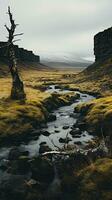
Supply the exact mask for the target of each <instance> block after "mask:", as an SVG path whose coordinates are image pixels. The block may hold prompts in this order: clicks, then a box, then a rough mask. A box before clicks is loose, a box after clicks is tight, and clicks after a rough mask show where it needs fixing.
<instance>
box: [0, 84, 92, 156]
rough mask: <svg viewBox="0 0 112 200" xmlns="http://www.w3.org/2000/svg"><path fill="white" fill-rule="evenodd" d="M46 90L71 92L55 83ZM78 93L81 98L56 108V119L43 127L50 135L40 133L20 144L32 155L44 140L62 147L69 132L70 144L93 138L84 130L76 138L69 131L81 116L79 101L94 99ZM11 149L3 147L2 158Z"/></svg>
mask: <svg viewBox="0 0 112 200" xmlns="http://www.w3.org/2000/svg"><path fill="white" fill-rule="evenodd" d="M46 92H50V93H53V92H58V93H67V92H70V90H65V89H64V90H62V89H55V85H51V86H50V87H49V88H48V89H47V90H46ZM72 92H73V91H72ZM76 92H77V91H76ZM74 93H75V92H74ZM77 93H79V94H80V98H79V99H77V100H75V102H74V103H73V104H71V105H69V106H63V107H60V108H58V109H57V110H55V111H54V112H53V114H54V115H56V121H53V122H49V123H47V128H43V129H42V130H41V131H48V132H49V133H50V136H49V137H47V136H44V135H40V137H39V138H38V139H37V140H35V139H34V140H32V141H30V142H29V143H28V144H21V145H20V147H21V148H25V150H28V151H29V152H30V156H34V155H37V154H38V152H39V147H40V144H41V143H42V142H46V143H47V145H48V146H49V147H50V148H52V149H53V150H54V149H55V147H54V145H53V143H54V144H55V145H56V146H58V147H60V148H61V147H63V144H62V143H60V142H59V139H60V138H65V137H66V135H67V134H68V137H69V138H70V139H71V141H70V142H69V144H70V145H72V144H74V143H75V142H81V143H82V145H83V144H85V143H86V142H88V141H89V140H91V139H92V136H91V135H89V133H88V132H87V131H83V132H82V134H81V136H80V137H75V138H73V137H72V135H70V133H69V132H70V131H71V130H72V126H73V124H75V123H76V121H77V119H78V117H79V115H78V114H77V113H74V107H75V106H76V105H77V104H79V103H84V102H88V101H90V100H92V99H94V97H93V96H91V95H88V94H83V93H81V92H77ZM64 126H68V128H67V129H64V128H63V127H64ZM37 132H38V130H37ZM51 141H53V143H52V142H51ZM10 149H11V148H6V147H4V148H1V149H0V158H4V157H7V155H8V152H9V150H10Z"/></svg>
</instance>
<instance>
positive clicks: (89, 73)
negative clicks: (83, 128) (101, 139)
mask: <svg viewBox="0 0 112 200" xmlns="http://www.w3.org/2000/svg"><path fill="white" fill-rule="evenodd" d="M70 87H72V88H74V87H79V88H80V90H82V91H88V92H93V93H99V94H100V95H101V96H102V98H100V99H96V100H93V101H92V102H88V103H85V104H82V105H79V106H77V111H79V112H80V111H81V112H83V114H84V118H85V120H86V123H87V124H88V126H90V127H91V128H93V130H94V131H96V132H97V133H98V134H99V135H100V134H101V129H103V132H104V133H105V134H106V135H110V134H111V129H112V123H111V121H112V60H111V59H110V60H107V61H105V62H103V63H97V64H93V65H92V66H90V67H88V68H87V69H86V70H85V71H84V72H82V73H80V74H79V75H78V76H76V78H75V81H74V83H72V84H71V85H70Z"/></svg>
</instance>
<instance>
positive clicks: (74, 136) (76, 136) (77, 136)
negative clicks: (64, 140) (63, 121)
mask: <svg viewBox="0 0 112 200" xmlns="http://www.w3.org/2000/svg"><path fill="white" fill-rule="evenodd" d="M72 137H73V138H80V137H81V136H80V135H72Z"/></svg>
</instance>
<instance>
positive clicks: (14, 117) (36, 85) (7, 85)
mask: <svg viewBox="0 0 112 200" xmlns="http://www.w3.org/2000/svg"><path fill="white" fill-rule="evenodd" d="M3 67H4V70H5V72H4V73H5V76H2V77H1V78H0V85H1V86H2V87H0V144H1V143H2V141H3V140H4V139H5V138H10V139H11V137H13V136H14V137H15V136H17V135H21V136H22V135H24V134H27V133H29V132H31V131H32V130H34V129H35V128H38V127H39V125H40V124H41V123H45V122H46V120H47V117H48V113H49V111H51V110H52V109H55V108H57V107H59V106H61V105H66V104H69V103H70V101H72V99H73V98H74V93H73V92H71V93H69V92H68V93H67V94H63V95H58V94H53V95H51V94H50V93H47V92H45V91H44V89H45V88H46V86H47V85H50V84H57V83H58V84H59V83H61V84H63V83H66V82H67V83H68V82H69V80H66V79H64V78H62V77H63V75H64V74H65V73H67V74H68V71H67V72H64V71H55V70H48V69H47V68H43V66H40V65H39V66H37V67H34V66H33V67H29V68H28V69H26V67H27V66H22V67H20V75H21V77H22V79H23V81H24V85H25V92H26V96H27V100H26V101H25V102H20V101H13V100H11V99H10V98H9V97H10V91H11V77H10V74H9V73H8V70H7V66H2V65H1V66H0V69H1V71H3ZM41 68H42V69H41ZM4 73H2V75H3V74H4ZM69 73H74V74H75V71H74V72H69Z"/></svg>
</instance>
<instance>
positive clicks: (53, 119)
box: [47, 114, 56, 122]
mask: <svg viewBox="0 0 112 200" xmlns="http://www.w3.org/2000/svg"><path fill="white" fill-rule="evenodd" d="M55 120H56V115H54V114H49V116H48V118H47V121H48V122H53V121H55Z"/></svg>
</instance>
